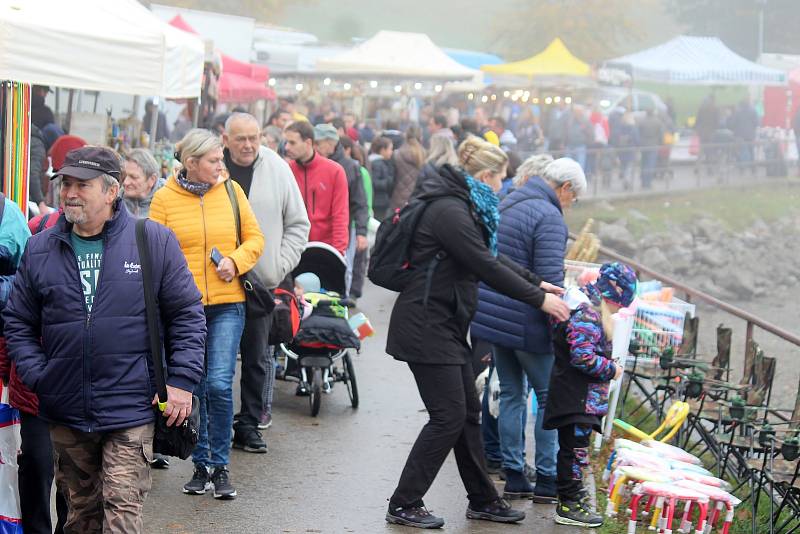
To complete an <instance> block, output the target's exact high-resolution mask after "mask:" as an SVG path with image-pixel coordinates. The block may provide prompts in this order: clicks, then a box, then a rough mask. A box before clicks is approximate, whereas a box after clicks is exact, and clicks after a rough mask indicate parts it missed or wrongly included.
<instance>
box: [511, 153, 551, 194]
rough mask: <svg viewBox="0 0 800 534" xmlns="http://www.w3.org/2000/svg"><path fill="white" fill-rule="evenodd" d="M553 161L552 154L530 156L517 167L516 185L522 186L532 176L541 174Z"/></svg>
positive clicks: (514, 181)
mask: <svg viewBox="0 0 800 534" xmlns="http://www.w3.org/2000/svg"><path fill="white" fill-rule="evenodd" d="M552 161H553V156H551V155H550V154H536V155H534V156H531V157H529V158H528V159H526V160H525V161H523V162H522V164H520V166H519V167H517V175H516V176H514V180H513V183H514V187H517V188H519V187H522V186H523V185H525V182H527V181H528V179H530V177H531V176H541V175H542V172H543V171H544V169H545V167H547V166H548V165H549V164H550V162H552Z"/></svg>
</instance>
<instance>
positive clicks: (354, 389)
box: [342, 352, 358, 408]
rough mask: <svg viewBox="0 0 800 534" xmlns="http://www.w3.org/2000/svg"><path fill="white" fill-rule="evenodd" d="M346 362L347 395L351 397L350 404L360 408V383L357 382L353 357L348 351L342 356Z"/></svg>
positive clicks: (345, 380)
mask: <svg viewBox="0 0 800 534" xmlns="http://www.w3.org/2000/svg"><path fill="white" fill-rule="evenodd" d="M342 363H343V364H344V383H345V384H346V385H347V395H348V396H349V397H350V406H352V407H353V408H358V384H357V383H356V370H355V368H354V367H353V358H352V356H350V353H349V352H348V353H347V354H345V355H344V356H343V357H342Z"/></svg>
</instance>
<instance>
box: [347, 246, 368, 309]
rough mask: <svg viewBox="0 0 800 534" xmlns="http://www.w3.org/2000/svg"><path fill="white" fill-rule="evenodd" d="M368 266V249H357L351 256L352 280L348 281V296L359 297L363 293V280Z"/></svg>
mask: <svg viewBox="0 0 800 534" xmlns="http://www.w3.org/2000/svg"><path fill="white" fill-rule="evenodd" d="M367 267H369V249H365V250H357V251H356V255H355V258H353V281H352V282H351V283H350V296H351V297H353V298H356V299H360V298H361V295H363V294H364V280H365V279H366V277H367Z"/></svg>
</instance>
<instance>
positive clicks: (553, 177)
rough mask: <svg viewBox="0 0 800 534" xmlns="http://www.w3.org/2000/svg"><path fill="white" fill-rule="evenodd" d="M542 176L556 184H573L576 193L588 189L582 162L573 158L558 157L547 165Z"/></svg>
mask: <svg viewBox="0 0 800 534" xmlns="http://www.w3.org/2000/svg"><path fill="white" fill-rule="evenodd" d="M542 178H543V179H544V180H545V181H547V182H550V183H551V184H553V185H555V186H560V185H563V184H565V183H567V182H569V183H571V184H572V190H573V191H575V194H576V195H580V194H581V193H583V192H584V191H586V175H585V174H584V173H583V169H582V168H581V166H580V164H579V163H578V162H577V161H575V160H574V159H572V158H558V159H557V160H554V161H552V162H551V163H550V164H549V165H548V166H547V167H545V169H544V172H543V173H542Z"/></svg>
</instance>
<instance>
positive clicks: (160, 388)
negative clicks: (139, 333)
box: [136, 219, 167, 412]
mask: <svg viewBox="0 0 800 534" xmlns="http://www.w3.org/2000/svg"><path fill="white" fill-rule="evenodd" d="M146 222H147V219H139V220H138V221H136V248H137V249H139V262H140V263H141V264H142V265H141V269H142V285H143V286H144V304H145V312H146V315H147V334H148V337H149V338H150V352H151V354H152V357H153V374H154V375H155V379H156V392H157V393H158V408H159V410H161V411H162V412H163V411H164V409H166V407H167V382H166V379H165V377H164V356H163V345H162V344H161V336H160V334H159V330H158V322H159V319H158V317H159V314H158V304H157V303H156V295H155V292H154V291H153V270H152V269H153V265H152V259H151V258H150V247H149V246H148V245H147V229H146V227H145V223H146Z"/></svg>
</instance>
